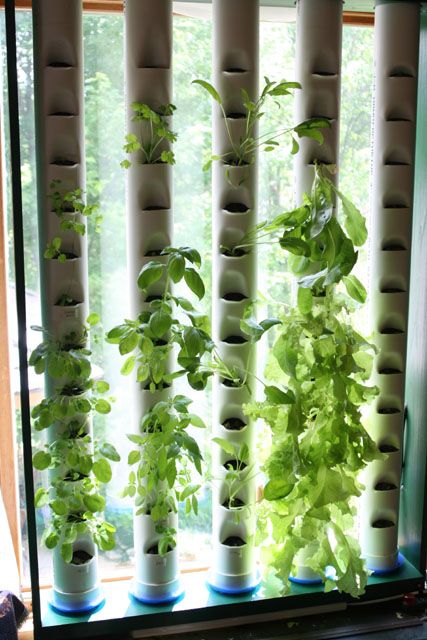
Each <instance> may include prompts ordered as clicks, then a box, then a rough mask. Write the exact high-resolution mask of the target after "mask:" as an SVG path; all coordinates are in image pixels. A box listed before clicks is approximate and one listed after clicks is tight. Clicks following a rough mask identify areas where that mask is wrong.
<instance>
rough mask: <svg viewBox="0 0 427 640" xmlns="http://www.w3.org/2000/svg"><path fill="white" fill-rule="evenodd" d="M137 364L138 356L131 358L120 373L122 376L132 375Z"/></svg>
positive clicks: (126, 361)
mask: <svg viewBox="0 0 427 640" xmlns="http://www.w3.org/2000/svg"><path fill="white" fill-rule="evenodd" d="M135 362H136V356H129V358H127V359H126V360H125V362H124V363H123V365H122V368H121V369H120V373H121V374H122V376H128V375H129V374H131V373H132V371H133V370H134V367H135Z"/></svg>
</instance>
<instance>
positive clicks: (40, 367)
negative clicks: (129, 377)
mask: <svg viewBox="0 0 427 640" xmlns="http://www.w3.org/2000/svg"><path fill="white" fill-rule="evenodd" d="M98 322H99V317H98V315H97V314H91V315H90V316H88V318H87V324H85V325H83V326H82V328H81V330H80V331H78V332H75V333H72V334H69V335H66V336H64V337H63V339H61V340H55V339H53V338H52V337H51V336H49V334H48V332H47V331H44V330H43V328H42V327H33V329H36V330H39V331H43V333H44V336H45V337H44V340H43V341H42V342H41V343H40V344H39V345H38V346H37V347H36V348H35V349H34V350H33V352H32V353H31V356H30V359H29V364H30V366H33V367H34V369H35V371H36V373H38V374H42V373H47V374H48V376H49V379H50V385H49V387H50V393H49V395H47V396H46V397H45V398H43V399H42V400H41V401H40V402H39V403H38V404H37V405H36V406H35V407H34V408H33V409H32V413H31V416H32V419H33V427H34V428H35V430H36V431H43V430H45V429H51V432H50V437H49V442H48V443H47V444H45V445H44V446H42V447H41V448H39V449H38V450H37V451H36V452H35V454H34V456H33V466H34V468H35V469H37V470H39V471H45V470H49V471H50V479H49V488H48V489H45V488H39V489H38V490H37V491H36V494H35V505H36V507H39V508H40V507H44V506H46V505H48V506H49V508H50V519H49V523H48V525H47V526H46V528H45V529H44V532H43V536H42V541H43V543H44V544H45V545H46V547H47V548H49V549H53V548H55V547H56V546H59V548H60V552H61V556H62V558H63V559H64V561H65V562H67V563H69V562H74V561H75V558H74V555H73V554H74V552H73V544H74V542H75V541H76V540H77V538H78V536H79V535H85V536H89V537H90V538H91V539H92V540H93V542H94V543H95V544H96V545H97V546H98V547H99V548H100V549H103V550H111V549H113V548H114V532H115V528H114V526H113V525H111V524H109V523H108V522H106V521H105V519H104V517H103V516H102V512H103V511H104V510H105V498H104V496H103V495H102V491H101V486H102V485H106V484H108V483H109V482H110V480H111V477H112V470H111V464H110V462H111V461H113V462H117V461H119V460H120V455H119V454H118V452H117V450H116V449H115V447H114V446H113V445H112V444H110V443H108V442H99V441H98V440H94V439H93V437H92V436H91V435H90V419H91V416H92V414H93V413H99V414H108V413H109V412H110V410H111V404H110V401H111V398H106V397H105V393H106V392H107V391H108V390H109V385H108V383H107V382H106V381H105V380H98V379H96V380H95V379H94V378H93V377H92V366H91V361H90V356H91V351H90V349H89V348H88V347H87V342H88V336H89V331H90V330H91V329H93V328H94V327H95V326H96V325H97V324H98Z"/></svg>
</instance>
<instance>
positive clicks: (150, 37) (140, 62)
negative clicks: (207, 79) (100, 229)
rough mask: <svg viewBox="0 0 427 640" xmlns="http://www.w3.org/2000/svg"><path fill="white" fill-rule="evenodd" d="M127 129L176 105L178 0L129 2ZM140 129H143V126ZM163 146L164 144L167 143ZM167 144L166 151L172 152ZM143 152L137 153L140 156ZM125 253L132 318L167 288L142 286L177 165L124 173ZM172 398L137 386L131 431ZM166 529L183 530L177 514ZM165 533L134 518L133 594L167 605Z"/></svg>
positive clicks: (163, 235)
mask: <svg viewBox="0 0 427 640" xmlns="http://www.w3.org/2000/svg"><path fill="white" fill-rule="evenodd" d="M125 69H126V70H125V83H126V86H125V93H126V131H127V132H128V133H133V134H135V135H136V136H137V137H138V138H140V137H141V135H142V137H143V138H146V137H147V136H149V135H150V132H149V129H148V127H147V125H145V124H141V122H135V121H134V120H133V119H132V118H133V115H134V111H133V110H132V103H133V102H139V103H143V104H147V105H148V106H149V107H150V108H151V109H152V110H153V111H158V110H159V108H160V107H162V106H163V105H166V104H169V103H171V102H172V2H171V0H127V1H126V4H125ZM141 126H142V129H141ZM162 144H163V143H162ZM167 148H168V147H167V143H165V146H164V149H167ZM135 155H137V154H135ZM126 209H127V238H128V242H127V255H128V273H129V288H130V305H131V315H132V317H133V318H136V317H137V316H138V314H139V313H141V311H143V310H144V308H145V306H146V302H147V299H148V301H149V300H150V299H152V297H153V296H159V295H161V294H162V293H163V291H164V286H165V282H164V280H160V281H158V282H156V283H155V284H153V285H152V286H151V287H150V288H149V290H148V292H147V293H146V294H145V295H144V294H143V293H142V292H141V290H140V289H139V288H138V286H137V279H138V274H139V272H140V271H141V269H142V267H143V266H144V265H145V264H147V262H149V261H150V260H152V259H153V256H157V257H156V258H155V259H156V260H157V261H159V260H160V261H162V260H165V259H166V257H161V256H160V255H159V254H160V252H161V250H162V249H164V248H165V247H167V246H168V245H171V243H172V225H173V216H172V167H171V165H170V164H166V163H162V162H157V163H152V164H150V163H147V162H146V158H143V157H142V154H141V156H140V157H139V158H138V157H137V158H136V160H132V164H131V166H130V167H129V169H127V174H126ZM170 395H171V388H170V387H169V388H164V389H162V390H158V391H155V392H154V393H151V392H150V390H149V389H148V388H145V385H142V384H141V383H138V382H136V383H135V385H134V389H133V402H132V411H131V414H130V415H131V420H132V424H131V431H132V432H133V433H135V434H139V433H140V423H141V419H142V417H143V416H144V415H145V413H146V412H147V411H148V410H149V409H150V408H151V407H152V406H153V405H154V404H156V402H158V401H160V400H165V399H167V398H168V397H170ZM163 524H165V525H166V526H169V527H173V528H174V529H177V516H176V514H174V513H171V514H170V515H169V518H168V521H167V522H165V523H163ZM159 538H160V535H159V533H158V532H157V531H156V525H155V523H154V522H153V520H152V518H151V515H150V514H149V513H144V514H141V515H135V517H134V547H135V580H134V583H133V588H132V592H133V595H134V596H135V597H136V598H138V599H139V600H142V601H143V602H167V601H170V600H173V599H175V598H176V597H178V596H179V595H180V593H181V589H180V582H179V575H178V549H177V548H175V549H172V550H170V551H168V552H167V553H166V554H165V555H164V556H160V555H159V554H158V553H153V552H152V551H153V549H155V547H156V545H157V543H158V541H159Z"/></svg>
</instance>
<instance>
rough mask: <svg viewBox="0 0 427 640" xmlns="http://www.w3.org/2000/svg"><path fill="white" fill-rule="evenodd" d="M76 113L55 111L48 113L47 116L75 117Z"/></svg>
mask: <svg viewBox="0 0 427 640" xmlns="http://www.w3.org/2000/svg"><path fill="white" fill-rule="evenodd" d="M76 115H77V114H75V113H70V112H69V111H55V112H54V113H49V114H48V116H49V118H75V117H76Z"/></svg>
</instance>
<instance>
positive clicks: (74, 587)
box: [33, 0, 103, 611]
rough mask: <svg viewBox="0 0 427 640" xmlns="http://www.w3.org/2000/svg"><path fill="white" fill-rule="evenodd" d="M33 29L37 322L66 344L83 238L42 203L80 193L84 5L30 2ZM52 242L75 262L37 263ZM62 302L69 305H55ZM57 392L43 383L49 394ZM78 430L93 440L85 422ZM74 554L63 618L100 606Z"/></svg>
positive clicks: (66, 568) (57, 577) (58, 583)
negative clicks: (53, 195) (54, 192)
mask: <svg viewBox="0 0 427 640" xmlns="http://www.w3.org/2000/svg"><path fill="white" fill-rule="evenodd" d="M33 22H34V79H35V112H36V141H37V152H38V155H37V190H38V220H39V242H40V279H41V283H40V285H41V286H40V291H41V300H42V318H43V326H44V327H45V328H46V329H47V331H48V332H49V333H50V334H51V335H52V336H53V337H54V338H56V339H57V340H60V341H61V342H64V341H66V336H67V335H68V334H70V333H71V332H73V331H74V332H79V331H80V332H81V331H82V326H83V324H84V322H85V319H86V317H87V315H88V273H87V237H86V235H85V236H79V235H77V234H76V233H74V232H70V231H62V230H61V229H60V220H59V218H58V216H57V215H56V214H55V212H54V211H52V205H51V201H50V199H49V197H48V196H49V194H50V192H51V187H50V184H51V182H52V180H60V181H61V182H60V184H59V185H58V190H59V191H62V192H64V193H65V192H67V191H70V190H74V189H77V188H79V189H82V190H83V191H84V189H85V156H84V103H83V59H82V4H81V2H80V0H35V1H34V2H33ZM80 221H81V220H80ZM55 236H58V237H60V238H61V239H62V246H61V251H65V252H68V253H70V254H73V255H74V257H69V258H68V259H67V261H66V262H65V263H61V262H59V261H58V260H56V259H45V258H44V257H43V253H44V250H45V248H46V245H47V243H48V242H50V241H52V239H53V238H54V237H55ZM63 294H65V295H67V296H69V297H71V298H73V299H74V300H75V304H73V305H71V306H67V307H63V306H61V305H59V304H58V302H59V300H60V297H61V296H62V295H63ZM57 384H58V381H57V380H52V379H51V378H49V377H47V379H46V389H47V393H48V394H50V393H51V392H53V390H54V388H55V387H56V386H57ZM84 428H85V429H86V430H87V432H88V433H90V432H91V424H90V421H87V420H85V421H84ZM48 431H49V433H48V439H49V441H50V442H52V441H54V440H55V439H56V438H57V437H58V436H60V435H61V433H62V431H63V426H61V425H53V426H52V427H50V428H49V430H48ZM59 472H60V470H56V471H54V472H52V473H51V477H57V476H58V474H59ZM73 546H74V551H76V550H84V551H86V552H87V553H89V554H90V555H91V556H92V559H91V560H90V561H89V562H87V563H85V564H83V565H79V566H77V565H73V564H67V563H65V562H64V560H63V559H62V557H61V555H60V553H59V550H58V549H56V550H55V552H54V554H53V573H54V578H53V583H54V585H53V592H52V604H53V605H54V606H55V607H56V608H58V609H60V610H63V611H79V610H89V609H91V608H94V607H96V606H98V605H99V603H100V602H101V601H102V599H103V598H102V594H101V590H100V586H99V577H98V557H97V550H96V547H95V545H94V544H93V542H92V541H90V540H88V539H86V538H84V537H82V536H80V537H78V538H77V540H76V541H75V543H74V545H73Z"/></svg>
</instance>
